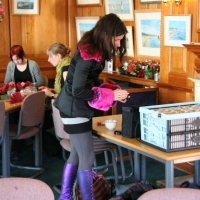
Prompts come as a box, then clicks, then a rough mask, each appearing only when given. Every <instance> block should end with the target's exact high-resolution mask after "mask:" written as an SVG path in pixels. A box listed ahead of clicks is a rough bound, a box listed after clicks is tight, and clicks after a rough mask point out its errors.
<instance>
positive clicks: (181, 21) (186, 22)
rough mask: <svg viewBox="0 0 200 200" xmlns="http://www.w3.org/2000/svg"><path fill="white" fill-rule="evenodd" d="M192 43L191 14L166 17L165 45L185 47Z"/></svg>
mask: <svg viewBox="0 0 200 200" xmlns="http://www.w3.org/2000/svg"><path fill="white" fill-rule="evenodd" d="M190 42H191V14H186V15H166V16H164V45H165V46H174V47H184V46H183V45H182V44H190Z"/></svg>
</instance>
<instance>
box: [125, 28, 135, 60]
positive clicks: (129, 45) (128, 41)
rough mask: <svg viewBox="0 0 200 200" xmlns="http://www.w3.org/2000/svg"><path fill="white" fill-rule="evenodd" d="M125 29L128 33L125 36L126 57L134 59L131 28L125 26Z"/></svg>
mask: <svg viewBox="0 0 200 200" xmlns="http://www.w3.org/2000/svg"><path fill="white" fill-rule="evenodd" d="M126 28H127V30H128V33H127V34H126V49H127V56H130V57H134V50H133V31H132V26H126Z"/></svg>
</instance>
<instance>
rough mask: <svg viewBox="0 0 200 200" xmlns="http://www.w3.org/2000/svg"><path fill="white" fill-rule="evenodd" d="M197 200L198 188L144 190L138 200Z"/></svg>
mask: <svg viewBox="0 0 200 200" xmlns="http://www.w3.org/2000/svg"><path fill="white" fill-rule="evenodd" d="M152 199H155V200H157V199H162V200H169V199H170V200H183V199H189V200H198V199H200V190H198V189H191V188H162V189H155V190H150V191H148V192H145V193H144V194H143V195H142V196H140V197H139V198H138V200H152Z"/></svg>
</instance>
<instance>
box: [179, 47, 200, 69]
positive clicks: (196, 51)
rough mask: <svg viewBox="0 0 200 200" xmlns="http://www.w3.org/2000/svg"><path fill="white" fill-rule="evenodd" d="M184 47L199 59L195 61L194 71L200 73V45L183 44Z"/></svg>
mask: <svg viewBox="0 0 200 200" xmlns="http://www.w3.org/2000/svg"><path fill="white" fill-rule="evenodd" d="M183 46H184V47H186V48H187V50H188V51H190V52H192V53H194V54H195V55H196V56H197V58H196V59H195V60H194V64H195V68H194V69H195V71H196V72H197V73H200V43H194V44H183Z"/></svg>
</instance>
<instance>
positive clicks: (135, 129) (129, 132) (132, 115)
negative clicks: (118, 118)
mask: <svg viewBox="0 0 200 200" xmlns="http://www.w3.org/2000/svg"><path fill="white" fill-rule="evenodd" d="M122 136H123V137H127V138H137V137H140V113H139V106H137V105H133V106H131V107H122Z"/></svg>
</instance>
